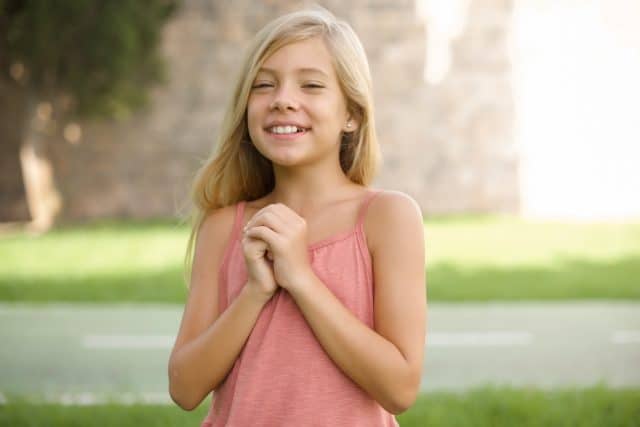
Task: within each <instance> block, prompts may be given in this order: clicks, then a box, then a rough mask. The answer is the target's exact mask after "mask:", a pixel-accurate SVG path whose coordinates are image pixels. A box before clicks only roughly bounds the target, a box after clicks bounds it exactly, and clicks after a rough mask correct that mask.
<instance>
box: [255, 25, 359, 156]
mask: <svg viewBox="0 0 640 427" xmlns="http://www.w3.org/2000/svg"><path fill="white" fill-rule="evenodd" d="M349 120H350V117H349V115H348V113H347V101H346V99H345V97H344V95H343V93H342V91H341V89H340V86H339V83H338V78H337V75H336V73H335V70H334V68H333V64H332V61H331V56H330V54H329V51H328V50H327V48H326V46H325V44H324V42H323V41H322V39H320V38H312V39H307V40H304V41H301V42H296V43H292V44H288V45H286V46H283V47H282V48H280V49H279V50H277V51H275V52H274V53H273V54H272V55H271V56H270V57H268V58H267V59H266V61H264V63H263V64H262V67H261V68H260V70H259V71H258V74H257V75H256V78H255V80H254V82H253V84H252V89H251V93H250V95H249V101H248V105H247V121H248V127H249V135H250V136H251V140H252V141H253V144H254V145H255V147H256V148H257V149H258V151H260V152H261V153H262V154H263V155H264V156H265V157H266V158H268V159H270V160H271V161H273V162H275V163H277V164H280V165H294V164H302V163H306V162H311V161H314V160H317V159H321V158H326V157H327V156H334V157H336V158H337V156H338V153H339V148H340V139H341V133H342V132H343V131H353V130H355V128H356V125H357V124H356V123H355V121H353V120H351V121H350V125H351V126H350V127H348V126H347V122H348V121H349Z"/></svg>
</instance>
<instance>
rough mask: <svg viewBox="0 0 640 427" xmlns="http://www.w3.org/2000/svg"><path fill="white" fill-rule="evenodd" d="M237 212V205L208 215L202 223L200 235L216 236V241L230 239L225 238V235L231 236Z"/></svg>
mask: <svg viewBox="0 0 640 427" xmlns="http://www.w3.org/2000/svg"><path fill="white" fill-rule="evenodd" d="M235 212H236V205H229V206H224V207H221V208H218V209H214V210H212V211H211V212H209V213H207V215H206V216H205V217H204V219H203V221H202V225H201V227H200V230H199V234H200V233H202V235H203V236H212V237H213V236H215V237H216V240H220V239H221V238H224V237H229V236H225V234H229V235H231V229H232V228H233V222H234V220H235ZM223 240H224V239H223Z"/></svg>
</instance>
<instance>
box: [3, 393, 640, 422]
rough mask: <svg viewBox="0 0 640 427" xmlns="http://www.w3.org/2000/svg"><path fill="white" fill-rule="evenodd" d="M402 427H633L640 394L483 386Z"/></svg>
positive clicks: (75, 410) (67, 411) (189, 415)
mask: <svg viewBox="0 0 640 427" xmlns="http://www.w3.org/2000/svg"><path fill="white" fill-rule="evenodd" d="M208 404H209V399H207V400H206V401H205V402H203V404H201V405H200V406H199V407H198V408H197V409H195V410H194V411H192V412H185V411H182V410H181V409H179V408H178V407H176V406H142V405H135V406H118V405H97V406H61V405H51V404H43V405H38V404H30V403H9V404H7V405H4V406H2V405H0V425H3V426H4V425H7V426H15V427H20V426H44V425H46V426H52V427H57V426H60V427H62V426H65V427H74V426H78V427H80V426H82V427H90V426H101V427H108V426H114V427H116V426H118V427H120V426H123V427H127V426H134V425H135V426H138V425H144V426H149V427H150V426H198V425H200V422H201V421H202V419H203V418H204V417H205V415H206V412H207V409H208ZM397 419H398V422H399V424H400V425H401V426H402V427H424V426H434V427H436V426H447V427H448V426H451V427H453V426H460V427H462V426H465V427H467V426H468V427H484V426H486V427H500V426H504V427H512V426H519V427H533V426H554V427H562V426H582V427H602V426H607V427H623V426H624V427H632V426H640V390H637V389H623V390H611V389H607V388H605V387H604V386H595V387H591V388H588V389H580V390H571V389H565V390H555V391H541V390H538V389H512V388H492V387H483V388H478V389H474V390H471V391H469V392H465V393H461V394H456V393H447V392H436V393H428V394H423V395H421V396H420V397H419V398H418V400H417V401H416V403H415V404H414V405H413V406H412V407H411V409H409V410H408V411H407V412H405V413H403V414H401V415H399V416H397Z"/></svg>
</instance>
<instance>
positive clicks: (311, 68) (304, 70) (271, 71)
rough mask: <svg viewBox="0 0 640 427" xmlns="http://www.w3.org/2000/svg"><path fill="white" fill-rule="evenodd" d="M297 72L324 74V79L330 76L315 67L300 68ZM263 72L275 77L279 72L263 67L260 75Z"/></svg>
mask: <svg viewBox="0 0 640 427" xmlns="http://www.w3.org/2000/svg"><path fill="white" fill-rule="evenodd" d="M295 71H297V72H299V73H316V74H322V75H323V76H324V77H326V78H329V76H328V75H327V73H325V72H324V71H322V70H321V69H319V68H313V67H303V68H298V69H296V70H295ZM260 72H263V73H269V74H273V75H278V71H277V70H274V69H272V68H267V67H262V68H260V69H259V70H258V73H260Z"/></svg>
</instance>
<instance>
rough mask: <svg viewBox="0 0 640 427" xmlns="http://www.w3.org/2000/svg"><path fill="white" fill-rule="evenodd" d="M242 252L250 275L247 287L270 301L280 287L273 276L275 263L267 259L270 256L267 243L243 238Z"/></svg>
mask: <svg viewBox="0 0 640 427" xmlns="http://www.w3.org/2000/svg"><path fill="white" fill-rule="evenodd" d="M242 252H243V253H244V261H245V264H246V266H247V272H248V275H249V277H248V280H247V284H246V286H247V287H249V288H250V289H251V291H252V292H254V293H255V294H256V295H258V296H260V297H261V298H262V297H263V298H264V299H265V301H268V300H269V299H270V298H271V297H272V296H273V294H274V293H275V292H276V291H277V290H278V288H279V286H278V284H277V283H276V279H275V277H274V275H273V261H272V260H269V259H267V258H268V256H269V255H270V254H269V247H268V246H267V243H266V242H264V241H263V240H260V239H254V238H252V237H247V236H243V237H242Z"/></svg>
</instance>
